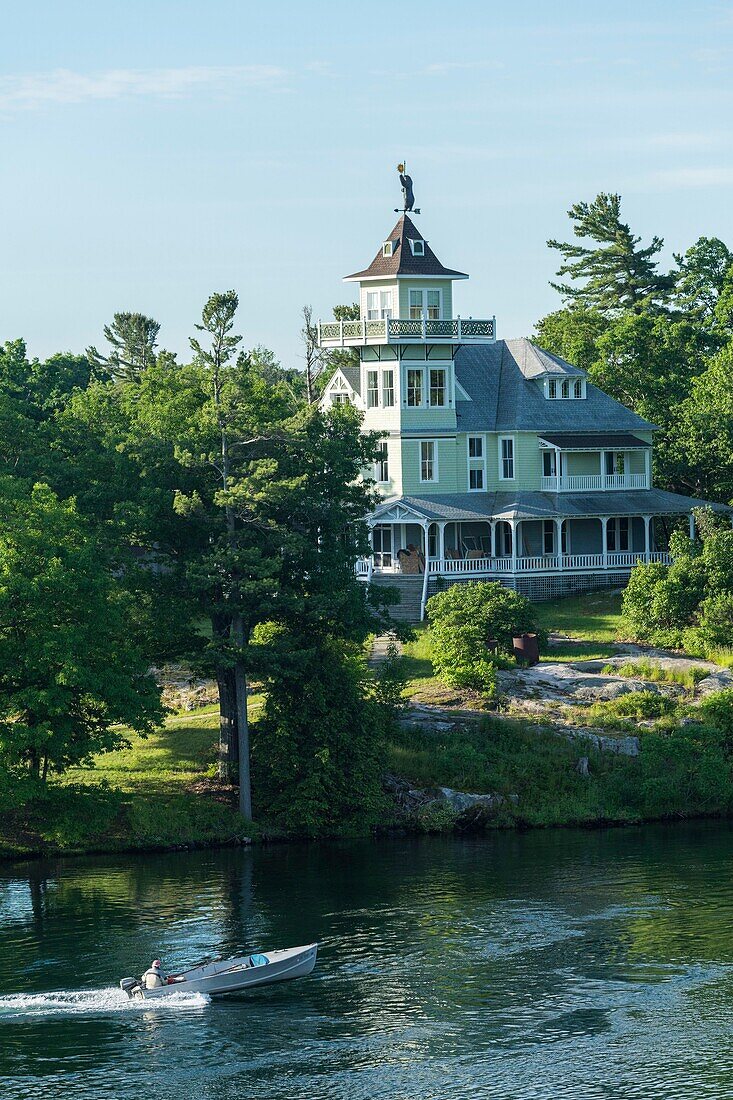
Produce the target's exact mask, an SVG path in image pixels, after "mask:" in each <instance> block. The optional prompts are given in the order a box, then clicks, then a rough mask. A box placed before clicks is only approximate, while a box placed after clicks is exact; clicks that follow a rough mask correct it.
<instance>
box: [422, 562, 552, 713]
mask: <svg viewBox="0 0 733 1100" xmlns="http://www.w3.org/2000/svg"><path fill="white" fill-rule="evenodd" d="M427 613H428V619H429V622H430V633H431V637H432V649H433V664H434V666H435V671H436V672H437V674H438V675H439V676H440V677H442V678H443V679H444V680H445V681H446V682H447V683H449V684H453V685H454V686H455V687H464V688H470V689H472V690H474V691H479V692H481V693H482V694H483V695H487V696H491V695H492V694H493V691H494V684H495V682H496V663H495V657H494V655H493V654H492V653H491V652H490V651H489V650H488V648H487V642H488V641H489V639H491V638H495V639H496V640H497V642H498V643H499V651H500V652H503V653H505V654H507V655H510V654H512V652H513V647H512V636H513V635H515V634H521V633H524V632H525V631H534V630H535V629H536V622H535V616H534V611H533V609H532V606H531V604H530V603H529V601H528V600H526V599H525V598H524V596H520V595H519V593H517V592H514V591H513V590H512V589H510V588H505V587H504V585H502V584H500V583H499V582H497V581H477V582H469V583H468V584H454V585H451V586H450V587H449V588H447V589H445V591H444V592H438V593H436V595H434V596H431V598H430V599H429V600H428V603H427Z"/></svg>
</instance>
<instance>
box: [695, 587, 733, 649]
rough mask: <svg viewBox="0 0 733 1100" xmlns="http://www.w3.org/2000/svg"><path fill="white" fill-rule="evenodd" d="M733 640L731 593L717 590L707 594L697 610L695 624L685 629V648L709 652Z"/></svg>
mask: <svg viewBox="0 0 733 1100" xmlns="http://www.w3.org/2000/svg"><path fill="white" fill-rule="evenodd" d="M731 641H733V593H731V592H718V593H717V594H716V595H713V596H707V597H706V598H705V599H704V600H703V601H702V603H701V604H700V607H699V608H698V612H697V625H696V626H694V627H691V628H690V629H689V630H688V631H685V635H684V643H685V648H686V649H689V650H691V651H692V652H694V653H703V654H706V653H709V652H711V651H712V650H714V649H716V648H717V647H718V646H727V645H730V643H731Z"/></svg>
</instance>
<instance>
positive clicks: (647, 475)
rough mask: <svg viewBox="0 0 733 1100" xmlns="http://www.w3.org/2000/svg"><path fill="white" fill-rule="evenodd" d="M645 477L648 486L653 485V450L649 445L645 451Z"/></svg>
mask: <svg viewBox="0 0 733 1100" xmlns="http://www.w3.org/2000/svg"><path fill="white" fill-rule="evenodd" d="M644 477H645V479H646V486H645V487H646V488H647V489H651V487H652V464H651V451H650V450H649V448H648V447H647V449H646V450H645V451H644Z"/></svg>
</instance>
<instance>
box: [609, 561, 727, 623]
mask: <svg viewBox="0 0 733 1100" xmlns="http://www.w3.org/2000/svg"><path fill="white" fill-rule="evenodd" d="M706 581H707V573H706V565H705V562H704V560H703V559H702V558H700V557H690V556H686V557H682V558H678V559H677V560H676V561H675V562H674V563H673V564H672V565H669V566H665V565H662V564H661V563H660V562H650V563H649V564H648V565H645V564H643V563H639V564H638V565H636V566H634V568H633V569H632V571H631V576H630V577H629V583H628V585H627V587H626V590H625V592H624V595H623V602H622V609H623V616H624V620H625V622H626V625H627V627H628V628H629V630H630V631H631V633H632V635H633V636H634V637H635V638H645V639H649V640H656V641H658V642H661V643H662V644H679V641H680V639H681V636H682V631H683V630H684V628H685V627H687V626H689V625H690V624H691V623H692V622H693V620H694V617H695V613H696V611H697V608H698V605H699V603H700V601H701V600H702V598H703V596H704V594H705V585H706Z"/></svg>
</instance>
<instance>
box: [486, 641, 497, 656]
mask: <svg viewBox="0 0 733 1100" xmlns="http://www.w3.org/2000/svg"><path fill="white" fill-rule="evenodd" d="M486 648H487V649H488V651H489V653H498V652H499V639H498V638H487V639H486Z"/></svg>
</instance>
